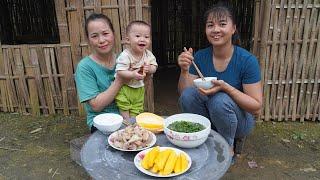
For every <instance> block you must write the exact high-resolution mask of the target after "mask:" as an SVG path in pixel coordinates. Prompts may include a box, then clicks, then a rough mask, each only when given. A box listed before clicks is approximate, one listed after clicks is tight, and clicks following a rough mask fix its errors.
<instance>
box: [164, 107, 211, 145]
mask: <svg viewBox="0 0 320 180" xmlns="http://www.w3.org/2000/svg"><path fill="white" fill-rule="evenodd" d="M210 130H211V122H210V120H209V119H208V118H206V117H204V116H201V115H198V114H192V113H182V114H175V115H172V116H169V117H167V118H166V119H165V120H164V133H165V134H166V137H167V139H168V140H169V141H170V142H171V143H172V144H174V145H176V146H179V147H182V148H194V147H197V146H200V145H201V144H203V143H204V142H205V141H206V140H207V138H208V135H209V134H210Z"/></svg>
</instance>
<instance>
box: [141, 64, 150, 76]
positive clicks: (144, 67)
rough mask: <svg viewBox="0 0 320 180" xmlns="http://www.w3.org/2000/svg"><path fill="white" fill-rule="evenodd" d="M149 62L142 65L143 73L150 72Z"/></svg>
mask: <svg viewBox="0 0 320 180" xmlns="http://www.w3.org/2000/svg"><path fill="white" fill-rule="evenodd" d="M150 67H151V66H150V64H144V65H143V72H144V73H145V74H148V73H149V72H150Z"/></svg>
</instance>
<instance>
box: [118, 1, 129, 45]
mask: <svg viewBox="0 0 320 180" xmlns="http://www.w3.org/2000/svg"><path fill="white" fill-rule="evenodd" d="M128 12H129V4H128V1H119V16H120V17H121V18H120V29H121V39H122V40H124V39H125V37H126V26H127V25H128V24H129V21H130V20H129V13H128Z"/></svg>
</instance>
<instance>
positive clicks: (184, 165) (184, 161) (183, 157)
mask: <svg viewBox="0 0 320 180" xmlns="http://www.w3.org/2000/svg"><path fill="white" fill-rule="evenodd" d="M188 163H189V162H188V160H187V156H186V155H185V154H184V153H181V172H183V171H185V170H186V169H187V167H188Z"/></svg>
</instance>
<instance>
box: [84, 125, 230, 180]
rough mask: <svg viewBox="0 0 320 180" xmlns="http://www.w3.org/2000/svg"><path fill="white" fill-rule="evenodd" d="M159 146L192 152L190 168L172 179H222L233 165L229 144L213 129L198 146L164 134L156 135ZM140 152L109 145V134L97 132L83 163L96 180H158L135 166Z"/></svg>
mask: <svg viewBox="0 0 320 180" xmlns="http://www.w3.org/2000/svg"><path fill="white" fill-rule="evenodd" d="M156 136H157V142H156V145H159V146H162V147H165V146H167V147H175V148H178V149H181V150H183V151H185V152H186V153H188V154H189V156H190V157H191V159H192V164H191V167H190V169H189V170H188V171H187V172H185V173H184V174H181V175H179V176H175V177H172V178H171V179H189V180H195V179H201V180H202V179H219V178H221V177H222V176H223V175H224V174H225V172H226V171H227V170H228V168H229V166H230V164H231V155H230V152H229V145H228V143H227V142H226V141H225V139H224V138H223V137H222V136H221V135H220V134H218V133H217V132H215V131H213V130H212V131H211V132H210V134H209V137H208V139H207V140H206V141H205V143H204V144H202V145H201V146H199V147H197V148H191V149H185V148H180V147H177V146H175V145H173V144H171V143H170V142H169V141H168V140H167V138H166V136H165V134H163V133H162V134H157V135H156ZM137 153H138V152H124V151H118V150H116V149H114V148H112V147H111V146H110V145H109V144H108V136H107V135H105V134H103V133H101V132H100V131H96V132H95V133H94V134H92V135H91V136H90V137H89V138H88V140H87V141H86V143H85V144H84V146H83V147H82V149H81V162H82V166H83V167H84V168H85V169H86V171H87V172H88V173H89V174H90V176H91V177H93V178H94V179H126V180H129V179H130V180H140V179H155V177H152V176H149V175H146V174H144V173H142V172H140V171H139V170H138V169H137V168H136V167H135V165H134V162H133V160H134V157H135V155H136V154H137Z"/></svg>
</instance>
